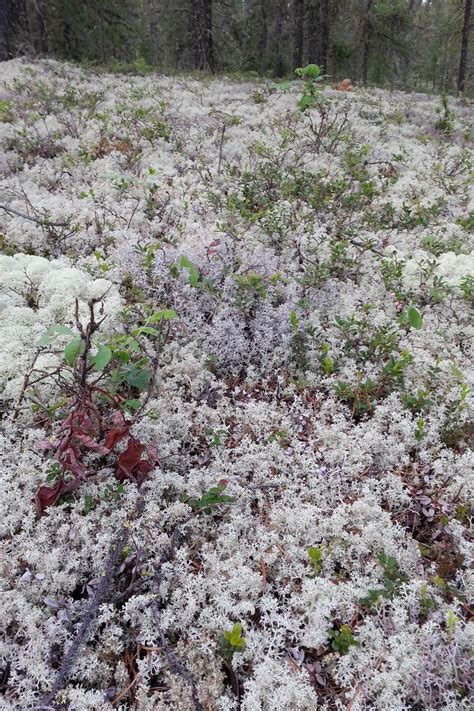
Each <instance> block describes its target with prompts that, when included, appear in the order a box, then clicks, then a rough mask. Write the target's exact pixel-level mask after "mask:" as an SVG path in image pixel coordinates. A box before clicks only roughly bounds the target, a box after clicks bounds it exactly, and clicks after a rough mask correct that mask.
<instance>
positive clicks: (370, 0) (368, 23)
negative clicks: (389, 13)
mask: <svg viewBox="0 0 474 711" xmlns="http://www.w3.org/2000/svg"><path fill="white" fill-rule="evenodd" d="M373 4H374V0H367V6H366V10H365V19H364V31H363V35H362V83H363V84H367V79H368V76H369V54H370V33H371V31H372V17H371V15H372V5H373Z"/></svg>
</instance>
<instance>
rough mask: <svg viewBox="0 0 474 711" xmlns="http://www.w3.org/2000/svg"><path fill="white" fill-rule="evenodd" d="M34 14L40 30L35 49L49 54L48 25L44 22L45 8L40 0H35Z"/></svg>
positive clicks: (43, 53) (40, 52)
mask: <svg viewBox="0 0 474 711" xmlns="http://www.w3.org/2000/svg"><path fill="white" fill-rule="evenodd" d="M33 5H34V11H35V12H34V15H35V24H36V27H37V30H38V36H37V37H36V38H35V43H34V44H35V49H36V51H37V52H39V54H42V55H46V54H48V43H47V40H46V25H45V22H44V14H43V8H42V7H41V4H40V0H34V2H33Z"/></svg>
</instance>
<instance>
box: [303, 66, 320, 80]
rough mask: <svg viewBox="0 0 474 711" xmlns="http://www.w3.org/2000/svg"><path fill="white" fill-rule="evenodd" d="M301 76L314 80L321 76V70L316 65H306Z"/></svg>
mask: <svg viewBox="0 0 474 711" xmlns="http://www.w3.org/2000/svg"><path fill="white" fill-rule="evenodd" d="M303 74H304V75H305V76H306V77H308V78H309V79H316V78H317V77H319V75H320V74H321V69H320V68H319V67H318V65H317V64H308V65H307V66H306V67H305V68H304V69H303Z"/></svg>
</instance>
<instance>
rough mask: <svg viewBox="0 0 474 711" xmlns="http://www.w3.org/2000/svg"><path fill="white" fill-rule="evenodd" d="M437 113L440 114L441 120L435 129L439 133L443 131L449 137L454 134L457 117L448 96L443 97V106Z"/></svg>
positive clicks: (439, 119)
mask: <svg viewBox="0 0 474 711" xmlns="http://www.w3.org/2000/svg"><path fill="white" fill-rule="evenodd" d="M437 112H438V114H439V118H438V120H437V121H436V123H435V127H436V128H437V129H438V131H442V132H443V133H444V134H446V135H449V134H450V133H452V132H453V128H454V117H455V116H454V113H453V112H452V111H451V109H450V108H449V105H448V96H447V94H443V95H442V97H441V106H440V108H439V109H438V110H437Z"/></svg>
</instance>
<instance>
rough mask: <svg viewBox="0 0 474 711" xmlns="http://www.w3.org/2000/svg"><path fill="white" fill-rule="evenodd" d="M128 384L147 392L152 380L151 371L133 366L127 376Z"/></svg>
mask: <svg viewBox="0 0 474 711" xmlns="http://www.w3.org/2000/svg"><path fill="white" fill-rule="evenodd" d="M125 378H126V380H127V383H128V384H129V385H131V386H132V388H136V389H137V390H146V388H147V387H148V382H149V380H150V371H149V370H148V368H140V367H139V366H137V365H132V366H131V367H130V368H129V370H128V372H127V374H126V376H125Z"/></svg>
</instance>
